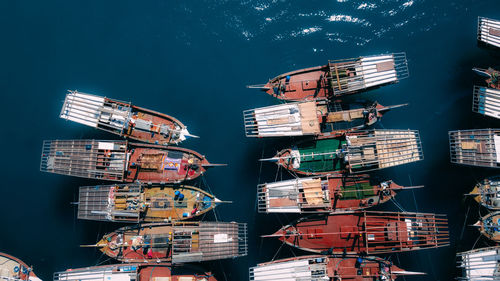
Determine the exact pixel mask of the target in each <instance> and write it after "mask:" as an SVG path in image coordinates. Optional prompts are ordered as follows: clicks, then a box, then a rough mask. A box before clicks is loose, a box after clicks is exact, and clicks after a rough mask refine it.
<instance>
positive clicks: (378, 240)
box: [264, 211, 449, 255]
mask: <svg viewBox="0 0 500 281" xmlns="http://www.w3.org/2000/svg"><path fill="white" fill-rule="evenodd" d="M447 225H448V221H447V219H446V217H445V215H436V214H424V213H396V212H367V211H357V212H346V213H340V214H330V215H313V216H309V217H304V218H300V219H299V220H297V221H296V222H295V223H292V224H290V225H287V226H284V227H282V228H281V229H280V230H278V231H277V232H276V233H274V234H272V235H267V236H264V237H277V238H279V240H281V241H283V242H284V243H286V244H288V245H290V246H294V247H297V248H299V249H302V250H305V251H310V252H316V253H323V254H343V253H347V254H367V255H374V254H385V253H395V252H406V251H413V250H421V249H429V248H437V247H442V246H447V245H448V244H449V241H448V239H449V237H448V236H449V233H448V230H447Z"/></svg>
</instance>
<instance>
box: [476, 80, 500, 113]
mask: <svg viewBox="0 0 500 281" xmlns="http://www.w3.org/2000/svg"><path fill="white" fill-rule="evenodd" d="M472 111H473V112H476V113H479V114H483V115H486V116H490V117H493V118H497V119H500V90H497V89H492V88H486V87H479V86H474V93H473V97H472Z"/></svg>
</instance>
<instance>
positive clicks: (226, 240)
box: [87, 222, 248, 264]
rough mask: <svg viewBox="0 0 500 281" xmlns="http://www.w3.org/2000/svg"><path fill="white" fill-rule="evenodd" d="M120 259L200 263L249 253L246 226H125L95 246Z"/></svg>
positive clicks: (193, 223) (187, 223) (196, 224)
mask: <svg viewBox="0 0 500 281" xmlns="http://www.w3.org/2000/svg"><path fill="white" fill-rule="evenodd" d="M87 246H90V247H99V248H100V250H101V251H102V252H103V253H105V254H106V255H108V256H109V257H112V258H114V259H117V260H119V261H121V262H155V261H156V262H171V263H173V264H178V263H186V262H201V261H209V260H218V259H227V258H236V257H241V256H246V255H247V250H248V247H247V226H246V224H244V223H235V222H230V223H226V222H176V223H164V224H158V223H152V224H142V225H136V226H131V227H122V228H120V229H118V230H116V231H115V232H112V233H109V234H106V235H104V237H103V238H102V239H101V240H100V241H99V242H97V244H95V245H87Z"/></svg>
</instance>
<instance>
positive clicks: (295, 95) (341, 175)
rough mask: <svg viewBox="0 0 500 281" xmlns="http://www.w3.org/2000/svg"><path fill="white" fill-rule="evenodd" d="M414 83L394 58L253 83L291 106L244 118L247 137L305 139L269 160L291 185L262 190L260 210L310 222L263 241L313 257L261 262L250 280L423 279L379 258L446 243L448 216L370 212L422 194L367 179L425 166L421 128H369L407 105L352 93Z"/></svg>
mask: <svg viewBox="0 0 500 281" xmlns="http://www.w3.org/2000/svg"><path fill="white" fill-rule="evenodd" d="M408 76H409V75H408V66H407V61H406V55H405V54H404V53H395V54H383V55H376V56H367V57H360V58H355V59H347V60H339V61H329V62H328V64H326V65H323V66H318V67H312V68H306V69H301V70H297V71H292V72H289V73H285V74H282V75H279V76H277V77H276V78H273V79H271V80H270V81H269V82H268V83H267V84H265V85H256V86H249V87H251V88H260V89H262V90H263V91H265V92H266V93H268V94H270V95H272V96H274V97H276V98H278V99H280V100H282V101H286V103H283V104H279V105H274V106H268V107H263V108H256V109H251V110H246V111H244V125H245V132H246V135H247V136H248V137H259V138H264V137H302V138H301V139H300V140H299V141H298V142H295V143H293V144H292V145H290V147H288V148H286V149H283V150H281V151H279V152H278V153H277V154H276V155H275V156H274V157H271V158H266V159H262V160H263V161H271V162H275V163H276V164H277V165H278V170H279V169H286V170H288V171H289V172H290V174H292V175H294V178H293V179H289V180H282V181H278V182H271V183H265V184H260V185H259V186H258V188H257V189H258V191H257V192H258V211H259V212H261V213H268V214H269V213H296V214H307V216H304V217H301V218H300V219H298V220H297V221H295V222H293V223H291V224H289V225H286V226H283V227H282V228H281V229H279V230H278V231H276V232H275V233H274V234H270V235H265V237H275V238H278V239H279V240H280V241H282V242H283V243H285V244H288V245H290V246H293V247H296V248H299V249H302V250H305V251H309V252H311V253H314V255H311V256H296V257H292V258H287V259H281V260H274V261H271V262H266V263H261V264H258V265H257V266H255V267H252V268H250V280H254V281H257V280H259V281H260V280H394V279H396V278H397V277H398V276H401V275H409V274H419V273H415V272H409V271H405V270H402V269H400V268H399V267H397V266H396V265H394V264H393V263H392V262H391V261H389V260H386V259H383V258H381V257H378V256H376V255H379V254H390V253H397V252H405V251H413V250H420V249H428V248H437V247H441V246H446V245H448V230H447V219H446V217H445V216H443V215H437V214H430V213H410V212H385V211H366V209H367V208H369V207H372V206H376V205H379V204H382V203H384V202H387V201H389V200H392V199H394V197H395V196H396V193H397V192H398V191H400V190H404V189H409V188H415V187H404V186H401V185H398V184H396V183H395V182H393V181H392V180H383V181H379V180H377V179H375V178H373V177H372V176H371V175H370V174H367V172H369V171H373V170H379V169H383V168H388V167H393V166H398V165H402V164H406V163H411V162H415V161H419V160H422V159H423V152H422V146H421V141H420V136H419V133H418V131H415V130H378V129H371V126H372V125H373V124H375V123H376V122H377V121H378V120H380V118H381V117H382V115H383V114H384V113H386V112H387V111H388V110H389V109H391V108H395V107H399V106H402V105H396V106H382V105H380V104H379V103H377V102H366V103H361V104H359V103H349V102H346V96H347V95H350V94H356V93H360V92H364V91H366V90H370V89H373V88H378V87H381V86H384V85H388V84H393V83H397V82H399V81H400V80H401V79H403V78H406V77H408ZM295 139H297V138H295ZM301 176H302V177H301Z"/></svg>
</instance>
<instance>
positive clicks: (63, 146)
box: [40, 140, 127, 181]
mask: <svg viewBox="0 0 500 281" xmlns="http://www.w3.org/2000/svg"><path fill="white" fill-rule="evenodd" d="M126 165H127V142H126V141H100V140H99V141H98V140H48V141H44V142H43V148H42V160H41V164H40V170H41V171H42V172H50V173H56V174H62V175H70V176H76V177H84V178H92V179H105V180H113V181H122V180H123V178H124V174H125V170H126Z"/></svg>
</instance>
